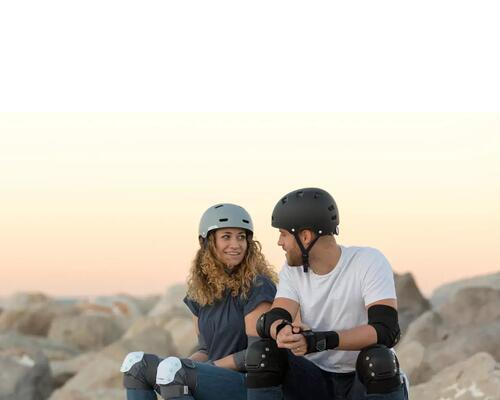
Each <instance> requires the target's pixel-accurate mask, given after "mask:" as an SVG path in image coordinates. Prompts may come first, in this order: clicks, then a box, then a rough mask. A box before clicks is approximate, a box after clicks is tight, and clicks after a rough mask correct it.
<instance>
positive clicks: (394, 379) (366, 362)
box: [356, 344, 402, 394]
mask: <svg viewBox="0 0 500 400" xmlns="http://www.w3.org/2000/svg"><path fill="white" fill-rule="evenodd" d="M356 373H357V374H358V378H359V380H360V381H361V383H363V385H365V387H366V392H367V393H368V394H373V393H389V392H392V391H394V390H396V389H397V388H398V387H400V386H401V383H402V380H401V374H400V371H399V361H398V359H397V357H396V354H395V353H394V352H393V351H392V350H390V349H388V348H387V347H386V346H384V345H380V344H376V345H373V346H369V347H365V348H364V349H363V350H361V351H360V352H359V355H358V359H357V360H356Z"/></svg>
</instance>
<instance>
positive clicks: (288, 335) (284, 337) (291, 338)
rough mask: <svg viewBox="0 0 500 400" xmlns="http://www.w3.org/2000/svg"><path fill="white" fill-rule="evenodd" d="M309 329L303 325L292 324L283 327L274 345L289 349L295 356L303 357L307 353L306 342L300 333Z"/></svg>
mask: <svg viewBox="0 0 500 400" xmlns="http://www.w3.org/2000/svg"><path fill="white" fill-rule="evenodd" d="M306 329H309V328H308V327H307V326H306V325H303V324H293V325H291V326H290V325H287V326H285V327H283V328H282V329H281V330H280V331H279V333H278V336H277V338H276V344H277V345H278V347H280V348H283V349H290V351H291V352H292V353H293V354H294V355H296V356H303V355H305V354H306V352H307V342H306V338H305V337H304V335H302V333H301V332H302V331H303V330H306Z"/></svg>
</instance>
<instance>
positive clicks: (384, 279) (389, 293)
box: [361, 249, 396, 306]
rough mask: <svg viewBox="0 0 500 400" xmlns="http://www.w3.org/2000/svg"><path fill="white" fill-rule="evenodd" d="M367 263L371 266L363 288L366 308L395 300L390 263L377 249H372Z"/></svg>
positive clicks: (367, 270) (366, 273)
mask: <svg viewBox="0 0 500 400" xmlns="http://www.w3.org/2000/svg"><path fill="white" fill-rule="evenodd" d="M367 261H368V262H369V265H368V267H367V269H366V271H365V274H364V277H363V279H362V287H361V290H362V293H363V300H364V303H365V306H367V305H368V304H371V303H374V302H375V301H379V300H382V299H395V298H396V288H395V285H394V274H393V272H392V268H391V265H390V264H389V261H387V259H386V258H385V257H384V255H383V254H382V253H381V252H379V251H378V250H375V249H372V252H370V255H369V260H367Z"/></svg>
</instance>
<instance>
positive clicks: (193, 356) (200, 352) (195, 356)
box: [189, 316, 208, 362]
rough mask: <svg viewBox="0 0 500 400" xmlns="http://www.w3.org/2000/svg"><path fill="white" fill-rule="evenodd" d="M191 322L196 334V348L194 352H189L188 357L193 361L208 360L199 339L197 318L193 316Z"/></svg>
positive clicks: (205, 350)
mask: <svg viewBox="0 0 500 400" xmlns="http://www.w3.org/2000/svg"><path fill="white" fill-rule="evenodd" d="M193 322H194V329H195V331H196V335H197V336H198V350H197V351H196V352H195V353H193V354H191V355H190V356H189V358H190V359H191V360H193V361H200V362H205V361H208V353H207V349H206V348H205V347H204V344H203V343H202V342H201V340H200V329H199V328H198V318H197V317H195V316H193Z"/></svg>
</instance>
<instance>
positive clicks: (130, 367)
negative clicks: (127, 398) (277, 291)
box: [120, 351, 161, 390]
mask: <svg viewBox="0 0 500 400" xmlns="http://www.w3.org/2000/svg"><path fill="white" fill-rule="evenodd" d="M160 362H161V358H159V357H158V356H156V355H154V354H145V353H144V352H142V351H136V352H133V353H129V354H127V356H126V357H125V359H124V360H123V364H122V366H121V368H120V371H121V372H123V386H125V388H126V389H143V390H153V389H154V388H155V382H156V370H157V368H158V364H159V363H160Z"/></svg>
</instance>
